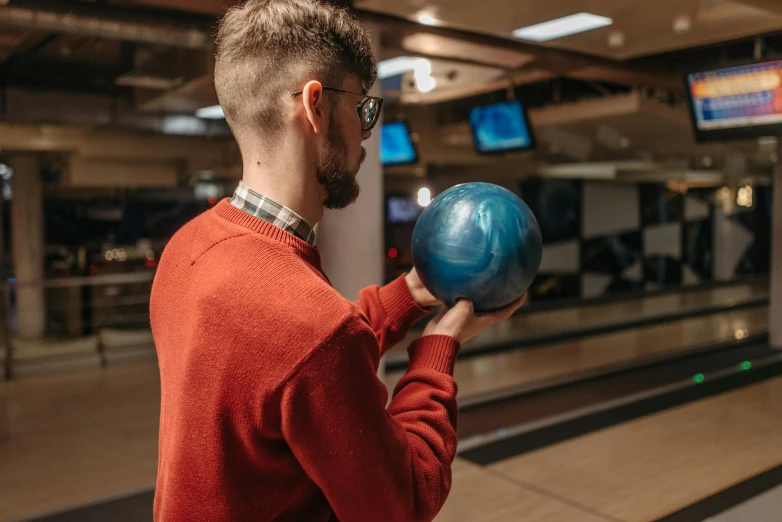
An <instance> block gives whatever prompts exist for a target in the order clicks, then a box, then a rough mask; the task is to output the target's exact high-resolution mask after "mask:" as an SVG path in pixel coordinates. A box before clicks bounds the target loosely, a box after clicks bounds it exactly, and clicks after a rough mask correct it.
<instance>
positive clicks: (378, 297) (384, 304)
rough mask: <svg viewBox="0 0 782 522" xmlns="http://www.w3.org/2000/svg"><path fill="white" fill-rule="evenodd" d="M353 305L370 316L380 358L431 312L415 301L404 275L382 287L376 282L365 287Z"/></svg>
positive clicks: (368, 317)
mask: <svg viewBox="0 0 782 522" xmlns="http://www.w3.org/2000/svg"><path fill="white" fill-rule="evenodd" d="M353 304H355V305H356V306H357V307H358V308H359V309H360V310H361V311H362V312H364V315H366V316H367V319H369V324H370V325H371V327H372V330H373V331H374V332H375V335H376V336H377V340H378V344H379V346H380V356H381V357H382V356H383V355H384V354H385V353H386V352H387V351H388V350H390V349H391V348H393V347H394V346H396V345H397V344H399V342H401V341H402V339H404V337H405V335H407V332H409V331H410V328H411V327H412V326H413V324H414V323H415V322H416V321H418V320H419V319H422V318H424V317H426V315H427V314H429V312H430V311H431V310H427V309H426V308H422V307H420V306H418V304H416V302H415V300H414V299H413V295H412V294H411V293H410V289H409V288H408V286H407V282H406V281H405V274H402V275H401V276H400V277H398V278H396V279H394V280H393V281H391V282H390V283H388V284H387V285H385V286H384V287H382V288H381V287H378V286H376V285H372V286H368V287H366V288H364V289H363V290H361V292H360V293H359V297H358V301H355V302H354V303H353Z"/></svg>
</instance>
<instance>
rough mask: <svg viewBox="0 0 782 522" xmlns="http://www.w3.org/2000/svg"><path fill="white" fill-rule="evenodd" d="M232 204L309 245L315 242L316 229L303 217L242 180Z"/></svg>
mask: <svg viewBox="0 0 782 522" xmlns="http://www.w3.org/2000/svg"><path fill="white" fill-rule="evenodd" d="M231 205H233V206H235V207H236V208H238V209H240V210H243V211H245V212H247V213H248V214H250V215H252V216H255V217H257V218H260V219H263V220H264V221H268V222H269V223H271V224H272V225H274V226H277V227H280V228H281V229H283V230H285V231H286V232H289V233H291V234H293V235H294V236H296V237H298V238H299V239H301V240H302V241H306V242H307V243H308V244H309V245H314V244H315V231H314V230H313V228H312V226H310V224H309V223H307V221H306V220H305V219H304V218H303V217H301V216H300V215H298V214H297V213H296V212H294V211H293V210H292V209H290V208H288V207H286V206H285V205H281V204H279V203H277V202H276V201H274V200H272V199H271V198H268V197H266V196H263V195H261V194H259V193H257V192H255V191H254V190H252V189H250V188H249V187H248V186H247V185H245V184H244V183H242V182H239V186H238V187H236V190H235V191H234V194H233V197H232V198H231Z"/></svg>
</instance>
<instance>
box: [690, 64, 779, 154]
mask: <svg viewBox="0 0 782 522" xmlns="http://www.w3.org/2000/svg"><path fill="white" fill-rule="evenodd" d="M687 86H688V93H689V97H690V104H691V113H692V117H693V123H694V126H695V138H696V140H697V141H700V142H703V141H713V140H737V139H747V138H758V137H763V136H777V135H779V134H780V132H782V61H773V62H764V63H754V64H751V65H742V66H738V67H729V68H725V69H716V70H711V71H702V72H695V73H691V74H688V75H687Z"/></svg>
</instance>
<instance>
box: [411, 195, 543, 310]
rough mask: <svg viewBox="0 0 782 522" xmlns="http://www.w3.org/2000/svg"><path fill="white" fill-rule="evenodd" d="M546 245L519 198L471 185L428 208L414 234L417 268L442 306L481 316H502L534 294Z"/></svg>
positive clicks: (415, 264)
mask: <svg viewBox="0 0 782 522" xmlns="http://www.w3.org/2000/svg"><path fill="white" fill-rule="evenodd" d="M542 251H543V245H542V239H541V235H540V227H539V226H538V222H537V220H536V219H535V216H534V215H533V214H532V211H531V210H530V209H529V207H528V206H527V205H526V203H524V202H523V201H522V200H521V198H519V197H518V196H516V195H515V194H514V193H513V192H511V191H509V190H507V189H504V188H502V187H499V186H497V185H494V184H491V183H465V184H462V185H457V186H455V187H451V188H450V189H448V190H446V191H445V192H443V193H442V194H440V195H439V196H437V197H436V198H435V199H434V200H432V202H431V203H430V204H429V206H427V207H426V208H425V209H424V210H423V212H422V213H421V215H420V216H419V217H418V221H417V222H416V224H415V229H414V230H413V244H412V252H413V265H414V266H415V268H416V270H417V271H418V274H419V276H420V278H421V282H422V283H423V284H424V286H426V288H427V289H428V290H429V291H430V292H431V293H432V294H433V295H434V296H435V297H437V298H438V299H439V300H440V301H442V302H443V303H445V304H446V305H448V306H453V305H454V304H456V301H457V300H458V299H459V298H467V299H469V300H471V301H473V303H474V304H475V312H476V313H488V312H494V311H497V310H501V309H503V308H505V307H507V306H508V305H510V304H512V303H513V302H514V301H516V300H517V299H518V298H519V297H521V296H522V295H523V294H524V292H526V291H527V290H528V289H529V286H530V285H531V284H532V281H533V279H535V276H536V275H537V273H538V269H539V268H540V261H541V257H542V253H543V252H542Z"/></svg>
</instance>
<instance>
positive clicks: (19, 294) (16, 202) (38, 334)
mask: <svg viewBox="0 0 782 522" xmlns="http://www.w3.org/2000/svg"><path fill="white" fill-rule="evenodd" d="M10 166H11V168H12V169H13V172H14V175H13V181H12V183H13V185H12V186H13V199H12V201H11V255H12V257H13V264H14V273H15V274H16V281H17V289H16V311H17V315H18V322H19V338H20V339H40V338H42V337H43V336H44V331H45V329H46V307H45V301H44V289H43V262H44V237H43V234H44V230H43V182H42V180H41V174H40V170H39V163H38V159H37V158H36V157H35V156H34V155H27V154H21V155H17V156H11V158H10Z"/></svg>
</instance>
